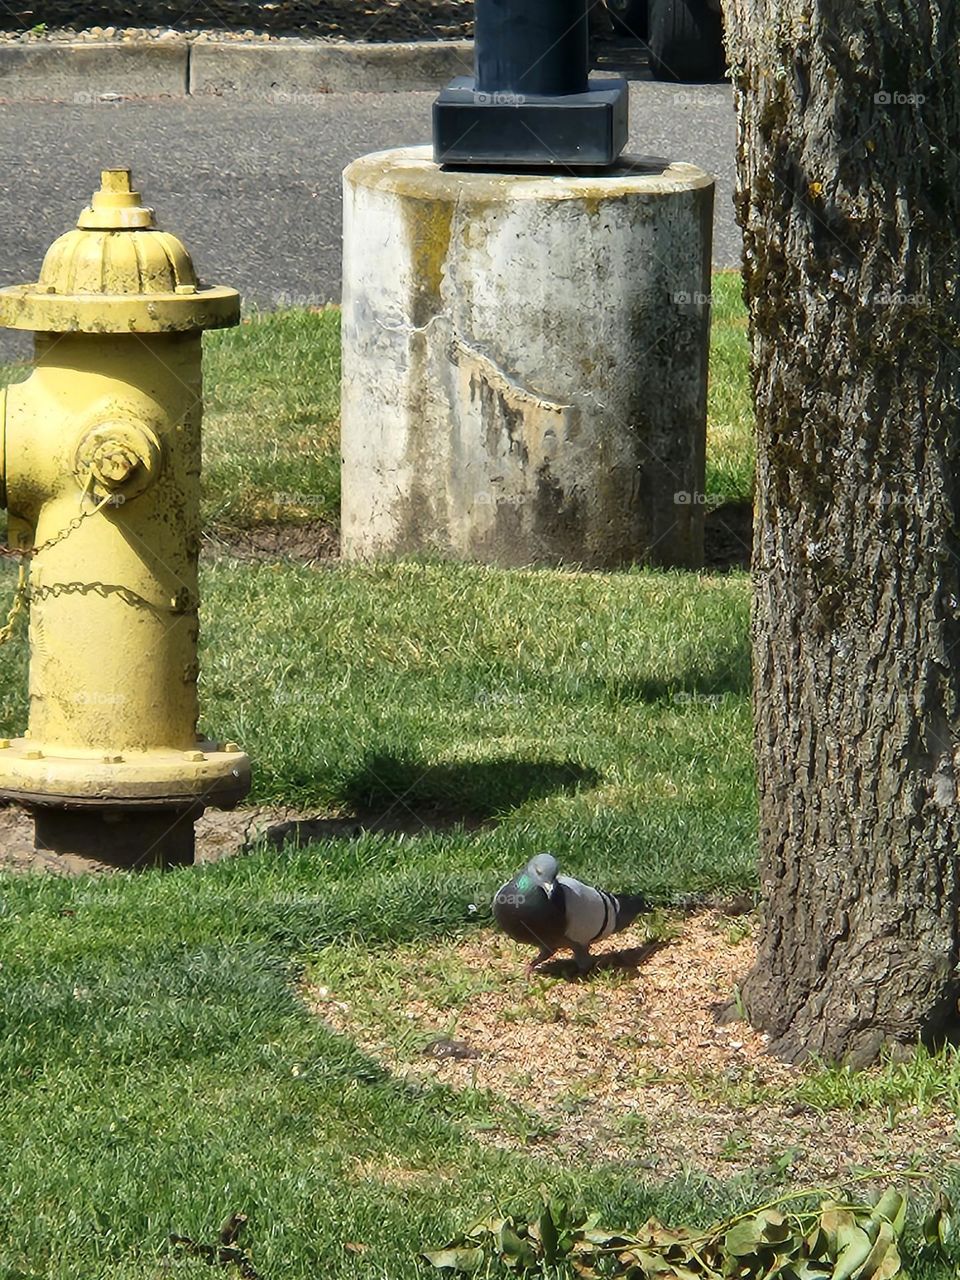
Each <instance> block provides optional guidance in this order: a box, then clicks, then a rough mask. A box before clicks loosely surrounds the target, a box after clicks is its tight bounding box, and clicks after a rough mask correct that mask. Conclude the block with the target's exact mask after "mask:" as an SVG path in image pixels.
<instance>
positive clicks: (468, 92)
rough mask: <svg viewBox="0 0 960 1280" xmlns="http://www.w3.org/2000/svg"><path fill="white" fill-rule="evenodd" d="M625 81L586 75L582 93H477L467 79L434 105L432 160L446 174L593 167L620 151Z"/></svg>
mask: <svg viewBox="0 0 960 1280" xmlns="http://www.w3.org/2000/svg"><path fill="white" fill-rule="evenodd" d="M628 103H629V90H628V88H627V82H626V80H621V79H619V78H614V77H610V76H595V77H591V79H590V82H589V89H588V91H587V92H586V93H570V94H563V95H560V96H557V97H549V98H547V97H524V96H523V95H522V94H512V93H483V92H479V91H478V90H477V89H476V86H475V81H474V79H473V77H472V76H460V77H458V78H457V79H456V80H454V81H452V82H451V83H450V84H449V85H448V86H447V87H446V89H444V90H443V92H442V93H441V94H440V96H439V98H437V100H436V102H435V103H434V104H433V158H434V160H435V161H436V162H437V164H443V165H448V166H450V167H451V168H455V169H456V168H461V167H463V168H472V167H474V166H484V167H498V168H501V167H502V168H512V167H514V166H516V167H527V166H529V167H531V168H537V169H550V168H555V167H562V168H591V169H592V168H597V167H604V166H607V165H612V164H614V163H615V162H616V160H617V157H618V156H619V155H620V153H621V151H622V150H623V148H624V147H625V146H626V145H627V126H628V120H627V110H628Z"/></svg>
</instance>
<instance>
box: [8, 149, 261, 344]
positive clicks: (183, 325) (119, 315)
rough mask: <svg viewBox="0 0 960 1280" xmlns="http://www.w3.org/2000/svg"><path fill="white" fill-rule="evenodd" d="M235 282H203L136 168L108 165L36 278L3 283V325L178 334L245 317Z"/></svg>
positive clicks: (48, 330)
mask: <svg viewBox="0 0 960 1280" xmlns="http://www.w3.org/2000/svg"><path fill="white" fill-rule="evenodd" d="M239 320H240V295H239V294H238V293H237V292H236V290H235V289H222V288H220V289H201V288H200V285H199V283H198V281H197V273H196V271H195V269H194V266H193V261H192V259H191V257H190V254H189V253H188V252H187V250H186V248H185V247H184V245H183V244H182V242H181V241H180V240H178V239H177V237H176V236H174V235H171V234H170V233H169V232H167V231H160V230H159V229H158V228H157V226H156V222H155V220H154V215H153V210H152V209H149V208H147V207H146V206H145V205H144V204H143V203H142V202H141V198H140V193H139V192H138V191H135V190H134V187H133V181H132V176H131V173H130V170H129V169H105V170H104V171H103V173H102V174H101V185H100V189H99V190H98V191H96V192H95V193H94V196H93V199H92V200H91V202H90V204H89V205H88V206H87V208H85V209H84V210H83V212H82V213H81V214H80V217H79V220H78V222H77V227H76V228H75V229H74V230H73V231H68V232H66V234H65V235H62V236H60V238H59V239H58V240H55V241H54V243H53V244H52V245H51V246H50V248H49V249H48V250H47V254H46V257H45V258H44V260H43V266H42V268H41V270H40V278H39V280H38V281H37V283H36V284H26V285H15V286H12V287H10V288H7V289H0V326H3V327H6V328H10V329H32V330H34V331H36V332H41V333H178V332H185V331H190V330H196V329H217V328H225V327H227V326H229V325H235V324H238V323H239Z"/></svg>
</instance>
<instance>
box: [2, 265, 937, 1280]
mask: <svg viewBox="0 0 960 1280" xmlns="http://www.w3.org/2000/svg"><path fill="white" fill-rule="evenodd" d="M738 288H739V282H738V280H737V279H736V277H734V276H723V277H720V278H719V279H718V281H717V283H716V292H715V315H716V327H715V332H714V358H715V378H714V385H713V390H712V393H711V410H710V413H711V426H710V461H709V477H710V478H709V481H708V490H709V492H710V493H711V494H712V495H713V496H714V497H715V498H716V499H717V500H729V499H734V498H744V497H748V496H749V493H750V484H751V474H752V456H751V453H750V446H749V425H750V415H749V405H748V392H747V382H746V367H745V359H746V357H745V337H744V326H743V317H742V309H741V308H740V305H739V302H738V300H737V299H738ZM336 351H337V313H336V312H335V311H332V310H330V311H324V312H320V313H294V314H289V315H278V316H271V317H262V318H258V319H255V320H253V321H251V322H250V323H248V324H245V325H244V326H243V327H242V328H241V329H240V330H238V331H235V332H232V333H225V334H220V335H214V336H213V337H212V338H211V340H210V342H209V355H210V360H209V364H208V367H207V374H206V384H207V388H208V405H209V412H208V418H207V440H206V445H207V472H206V481H205V484H206V487H205V499H204V501H205V512H206V518H207V521H208V525H210V526H211V527H213V526H219V527H222V528H231V527H232V528H246V527H250V526H251V525H254V524H257V523H260V522H263V521H281V522H290V521H297V520H299V521H314V520H326V521H332V520H333V519H335V512H336V502H337V458H336V412H337V404H336V399H337V397H336V372H337V360H336ZM290 495H293V498H291V496H290ZM3 584H4V586H5V587H6V588H8V589H9V588H10V587H11V586H12V580H11V579H10V576H9V573H8V572H6V573H5V576H4V577H3ZM202 586H203V601H204V604H203V632H202V635H203V654H202V672H203V675H202V704H203V714H204V721H205V723H206V724H208V725H209V726H210V727H211V728H215V729H216V730H217V731H218V732H219V733H221V734H224V735H227V736H229V737H232V738H236V739H238V740H240V741H242V742H243V743H244V744H245V746H247V747H248V749H249V750H250V751H251V754H252V755H253V757H254V760H255V766H256V792H255V795H254V797H253V799H254V800H256V801H258V802H261V803H272V802H283V803H290V804H296V805H300V806H303V807H304V808H307V809H312V810H313V811H315V812H316V813H318V814H320V813H323V814H328V815H338V814H356V815H359V816H360V817H361V818H364V817H371V816H377V815H383V814H391V815H395V816H396V818H397V824H396V825H397V830H396V831H386V832H381V833H372V832H370V831H366V832H363V833H361V834H360V835H359V836H358V837H357V838H354V839H327V840H321V841H317V842H315V843H313V844H311V845H309V846H308V847H305V848H302V849H296V848H291V847H288V848H286V849H283V850H281V851H277V850H275V849H265V848H264V849H260V850H258V851H255V852H253V853H250V854H248V855H244V856H241V857H237V858H234V859H230V860H225V861H223V862H220V863H216V864H213V865H209V866H205V867H202V868H196V869H190V870H182V871H177V872H171V873H168V874H160V873H154V872H148V873H145V874H141V875H138V876H129V877H124V876H116V877H107V878H100V879H97V878H93V877H87V878H83V879H79V880H72V881H71V880H65V879H56V878H52V877H49V876H43V875H29V876H24V875H13V874H4V875H0V1280H27V1278H29V1280H40V1278H41V1277H42V1278H43V1280H95V1278H102V1280H134V1277H136V1280H143V1277H154V1276H157V1277H159V1276H161V1275H163V1276H167V1275H169V1276H172V1277H174V1278H178V1277H183V1280H189V1278H190V1277H208V1276H210V1275H211V1269H210V1266H209V1265H208V1264H207V1263H206V1262H204V1261H202V1260H200V1259H190V1258H183V1257H180V1256H179V1255H178V1254H176V1252H175V1251H174V1252H173V1253H171V1249H170V1246H169V1245H168V1237H169V1235H170V1233H176V1234H181V1235H184V1236H189V1237H191V1238H192V1239H194V1240H196V1241H198V1242H201V1243H211V1242H213V1240H214V1239H215V1237H216V1233H217V1229H218V1226H219V1224H220V1223H221V1221H223V1220H224V1219H225V1218H226V1217H227V1216H228V1215H229V1214H230V1213H232V1212H235V1211H242V1212H244V1213H246V1214H248V1215H249V1226H248V1230H247V1234H246V1236H245V1237H244V1239H245V1241H246V1242H248V1243H249V1246H250V1249H251V1254H252V1257H253V1260H254V1263H255V1265H256V1267H257V1270H258V1272H259V1273H260V1274H261V1276H262V1277H263V1278H264V1280H279V1278H280V1277H284V1280H315V1278H316V1277H318V1276H321V1275H322V1276H324V1277H325V1278H327V1280H337V1278H338V1277H344V1278H346V1277H362V1278H368V1277H369V1278H370V1280H373V1278H381V1277H383V1278H385V1280H386V1278H389V1280H404V1278H406V1277H413V1276H417V1275H421V1274H423V1265H422V1263H420V1262H418V1261H417V1258H416V1254H417V1251H418V1250H419V1249H420V1248H422V1247H425V1246H430V1245H437V1244H441V1243H442V1242H443V1241H444V1240H446V1239H447V1238H449V1237H451V1236H453V1235H455V1234H457V1233H458V1232H460V1231H461V1230H462V1229H464V1228H465V1227H466V1226H468V1225H469V1224H470V1223H471V1222H472V1221H474V1220H475V1219H476V1218H477V1217H479V1216H481V1215H482V1214H483V1213H486V1212H492V1211H494V1210H495V1209H498V1208H499V1209H503V1210H507V1209H515V1210H517V1211H518V1212H521V1213H525V1212H533V1211H535V1209H536V1205H537V1200H538V1191H537V1188H538V1187H539V1186H540V1185H541V1184H544V1185H547V1186H548V1187H549V1188H550V1189H551V1190H552V1191H553V1192H555V1193H557V1194H563V1195H567V1196H569V1197H571V1198H573V1199H575V1200H578V1201H580V1202H582V1203H584V1204H587V1205H589V1206H590V1207H591V1208H594V1209H596V1210H597V1211H598V1212H599V1213H600V1214H601V1215H602V1216H603V1218H604V1220H605V1221H607V1222H608V1223H611V1224H613V1225H628V1224H632V1225H639V1224H640V1223H641V1222H642V1221H643V1220H644V1219H645V1218H646V1217H647V1216H648V1215H649V1214H656V1215H657V1216H659V1217H661V1218H663V1219H666V1220H668V1221H674V1222H675V1221H677V1220H680V1219H691V1220H694V1221H696V1222H699V1223H707V1222H709V1221H711V1220H712V1219H714V1218H715V1217H717V1216H720V1215H725V1214H727V1213H730V1212H732V1211H735V1210H737V1209H738V1208H740V1207H742V1206H744V1205H746V1204H748V1203H750V1202H752V1201H754V1200H755V1199H756V1198H757V1197H758V1196H760V1195H761V1194H766V1193H769V1192H770V1191H771V1189H772V1190H773V1192H774V1194H775V1193H776V1189H777V1188H778V1187H782V1186H783V1185H784V1184H785V1182H786V1181H787V1180H788V1171H787V1169H786V1165H780V1166H778V1167H774V1168H764V1169H758V1170H756V1171H755V1172H754V1173H745V1172H741V1173H739V1174H738V1175H737V1176H736V1177H733V1178H729V1177H727V1178H722V1177H716V1176H706V1175H705V1174H703V1173H702V1172H701V1171H699V1170H698V1166H697V1158H696V1151H695V1150H691V1152H690V1160H689V1164H688V1166H687V1167H686V1168H685V1169H684V1170H683V1171H682V1172H679V1173H675V1174H672V1175H671V1176H670V1177H669V1178H666V1179H664V1178H657V1177H655V1176H651V1173H650V1170H649V1166H648V1164H647V1163H646V1162H645V1159H644V1146H645V1142H644V1134H643V1132H642V1130H641V1129H638V1130H637V1131H636V1134H635V1137H636V1142H635V1147H634V1151H633V1154H632V1156H631V1157H630V1158H627V1159H618V1160H608V1159H604V1158H594V1157H593V1156H591V1154H590V1152H589V1150H588V1151H586V1152H582V1153H581V1154H580V1156H579V1157H578V1158H575V1159H574V1158H560V1157H559V1156H558V1154H557V1150H556V1149H555V1147H554V1146H552V1145H551V1140H550V1135H549V1134H546V1135H545V1134H544V1132H543V1124H542V1120H541V1119H539V1118H538V1114H537V1110H536V1106H535V1102H536V1097H535V1093H536V1081H535V1071H534V1076H533V1080H532V1083H531V1097H530V1100H529V1105H528V1104H527V1102H526V1100H524V1099H521V1100H520V1101H519V1102H514V1103H512V1104H511V1106H510V1108H508V1109H505V1108H504V1107H503V1105H501V1103H500V1102H499V1101H498V1100H497V1099H496V1098H495V1097H493V1096H492V1095H490V1094H489V1093H488V1092H486V1091H485V1090H483V1089H480V1088H475V1089H457V1088H453V1087H451V1086H450V1085H448V1084H444V1083H438V1082H430V1081H419V1082H417V1081H412V1080H411V1079H408V1078H405V1077H404V1076H402V1075H401V1074H398V1073H396V1072H394V1071H392V1070H390V1069H389V1068H388V1067H387V1066H385V1065H384V1063H383V1062H382V1061H380V1060H379V1059H378V1058H377V1057H376V1056H375V1055H373V1054H371V1053H370V1052H369V1051H367V1050H366V1049H365V1048H363V1047H362V1045H361V1043H360V1041H359V1040H358V1038H356V1037H354V1036H353V1035H351V1034H350V1033H349V1032H345V1031H344V1030H342V1029H341V1030H336V1029H334V1028H333V1026H332V1025H329V1024H328V1023H327V1022H326V1021H325V1020H324V1019H322V1018H320V1017H318V1016H317V1015H316V1014H315V1012H313V1011H312V1010H311V1008H310V1006H309V1002H308V1001H307V1000H305V999H304V985H303V984H304V983H305V982H314V983H316V982H318V981H331V982H335V983H336V984H337V986H338V988H342V989H343V990H344V991H347V992H349V994H350V999H351V1000H353V1001H354V1002H356V1004H357V1005H358V1007H359V1006H361V1005H362V1011H363V1014H364V1017H365V1018H366V1019H367V1020H368V1021H371V1020H372V1022H373V1023H374V1024H376V1022H377V1021H378V1019H377V1008H378V1002H379V1003H380V1006H381V1007H382V1010H383V1017H382V1022H383V1026H384V1028H385V1031H386V1033H387V1034H389V1035H390V1036H391V1037H393V1039H394V1040H397V1041H399V1040H400V1039H402V1034H403V1028H402V1025H401V1023H400V1020H399V1014H398V1009H399V1004H398V1001H399V999H400V995H399V993H400V991H401V989H402V988H403V986H404V984H407V985H410V984H411V983H412V984H413V985H414V986H416V985H418V983H419V984H420V985H421V986H422V987H423V989H424V991H426V992H430V993H432V998H434V999H441V998H443V999H445V1000H446V1001H447V1002H448V1003H449V1005H450V1007H451V1008H454V1007H455V1006H456V1003H457V1000H458V999H459V998H460V997H461V996H465V995H468V994H469V993H470V991H471V990H472V989H473V986H475V985H476V978H475V975H474V976H471V973H470V972H468V971H467V970H465V969H464V968H463V967H462V966H461V964H460V961H459V960H457V959H456V957H455V956H454V955H453V951H452V949H455V948H457V947H459V946H460V945H461V944H469V943H470V941H471V939H475V938H477V937H484V936H485V935H484V934H483V933H482V932H480V931H482V930H485V929H487V928H488V926H489V923H490V916H489V908H488V903H489V899H490V896H491V894H492V891H493V889H495V888H496V886H497V884H498V883H499V882H500V881H501V880H502V879H505V878H506V875H507V874H508V873H509V872H511V871H512V870H514V869H515V868H516V866H517V865H518V864H519V863H520V862H522V861H523V860H525V859H526V857H527V856H529V854H530V853H531V852H532V851H534V850H536V849H539V848H544V847H549V848H552V849H553V850H555V851H556V852H557V854H558V857H559V858H560V859H561V862H562V863H563V864H564V865H565V867H566V869H568V870H570V871H572V872H574V873H576V872H583V873H585V874H587V875H589V876H591V877H593V876H595V877H597V878H598V879H602V880H603V881H605V882H606V883H607V884H608V885H609V887H611V888H614V889H616V888H630V889H634V890H641V891H644V892H646V893H647V894H648V895H650V897H651V899H652V900H653V901H654V902H656V903H658V904H660V906H661V908H662V913H661V915H662V921H661V923H662V926H663V929H664V930H665V932H666V933H667V934H669V931H670V928H671V923H670V922H671V920H672V918H673V917H671V916H670V914H669V908H670V907H671V906H672V905H676V903H677V902H678V901H679V900H680V899H681V898H684V897H686V896H688V895H705V894H719V895H721V896H729V895H734V894H740V895H742V894H747V895H750V894H751V893H752V892H753V891H754V889H755V887H756V869H755V840H756V834H755V794H754V780H753V765H752V759H751V747H750V732H751V731H750V712H749V706H748V680H749V651H748V646H747V614H748V598H747V587H748V584H747V578H746V575H744V574H737V573H733V574H727V575H720V576H712V577H711V576H708V575H694V574H686V575H684V574H671V573H663V572H652V571H641V570H635V571H631V572H624V573H618V574H583V575H581V574H575V573H569V572H552V571H522V570H512V571H497V570H493V569H487V568H479V567H475V566H464V565H449V564H440V563H433V562H422V563H419V562H418V563H403V564H391V565H381V566H373V567H345V566H339V565H335V564H331V565H328V566H324V567H321V568H306V567H302V566H298V565H296V564H291V563H283V562H276V563H269V562H268V563H259V564H242V563H238V562H236V561H234V560H231V559H230V558H228V557H221V558H216V559H210V560H208V561H207V563H206V565H205V568H204V572H203V584H202ZM24 717H25V646H24V638H23V635H22V632H21V634H20V635H19V636H18V638H17V639H16V641H15V642H14V643H13V644H12V645H11V646H9V647H8V648H7V649H5V650H4V664H3V667H2V668H0V732H3V733H13V732H15V731H17V730H19V729H21V728H22V726H23V723H24ZM445 957H449V962H448V961H447V959H445ZM447 979H449V986H447V985H445V983H446V980H447ZM488 980H489V981H493V980H492V979H490V978H489V976H488ZM540 981H541V982H542V983H543V984H544V985H543V990H544V991H545V992H547V994H549V992H551V991H554V992H555V991H557V990H559V991H560V992H561V994H562V992H563V989H564V987H563V984H562V983H561V982H558V981H557V980H554V979H541V980H540ZM471 984H473V986H472V985H471ZM494 985H495V984H494ZM622 986H623V981H622V979H619V980H618V979H617V978H615V977H613V976H611V975H609V974H605V975H603V976H602V977H601V978H600V979H599V981H598V986H597V989H596V991H597V993H598V994H597V995H596V997H595V999H596V1001H598V1002H599V1004H598V1009H599V1014H598V1016H600V1017H602V1011H603V995H604V992H608V991H609V992H611V993H612V992H614V990H615V989H619V987H622ZM611 998H612V995H611ZM594 1012H595V1013H596V1012H597V1010H595V1011H594ZM511 1016H512V1015H511ZM584 1034H585V1035H589V1034H590V1030H589V1028H588V1027H587V1026H586V1025H585V1027H584ZM407 1038H408V1039H411V1037H410V1036H408V1037H407ZM414 1040H415V1037H413V1038H412V1039H411V1045H412V1047H410V1052H411V1053H413V1052H415V1050H416V1045H415V1044H414V1043H413V1041H414ZM692 1065H693V1067H695V1066H696V1064H695V1063H694V1064H692ZM532 1066H533V1067H534V1068H535V1066H536V1064H535V1063H534V1064H532ZM704 1087H705V1088H707V1090H708V1092H709V1091H710V1090H712V1093H711V1097H717V1096H720V1095H721V1094H724V1096H727V1097H728V1098H730V1097H732V1098H733V1101H734V1102H735V1103H737V1104H738V1105H740V1104H742V1105H743V1106H745V1107H746V1106H750V1105H755V1104H757V1103H758V1102H759V1103H760V1104H762V1105H768V1104H772V1102H774V1101H776V1099H774V1098H773V1097H772V1096H771V1095H769V1094H759V1095H756V1096H753V1095H751V1094H750V1088H751V1086H750V1083H749V1081H746V1082H739V1083H738V1082H736V1081H730V1080H724V1079H714V1080H711V1081H707V1082H706V1084H705V1086H704ZM802 1089H803V1091H804V1092H803V1093H802V1095H801V1093H800V1092H798V1094H797V1097H798V1099H799V1101H800V1102H802V1104H803V1105H805V1106H808V1107H813V1108H815V1109H817V1110H819V1111H822V1112H823V1116H824V1119H823V1123H824V1124H825V1125H827V1126H831V1125H833V1124H835V1123H841V1122H840V1121H838V1120H836V1119H835V1117H837V1116H841V1115H846V1114H847V1113H848V1112H851V1111H853V1110H855V1111H857V1112H858V1113H860V1112H866V1113H868V1114H869V1115H872V1114H874V1111H877V1109H878V1108H879V1109H881V1111H882V1109H883V1108H887V1109H888V1110H889V1109H890V1108H893V1109H894V1111H895V1110H896V1108H897V1107H898V1106H901V1105H909V1106H915V1107H917V1108H918V1109H919V1110H920V1111H923V1110H924V1109H925V1108H928V1107H944V1106H947V1107H949V1108H950V1109H951V1110H952V1109H954V1108H956V1107H957V1106H958V1105H960V1103H958V1096H960V1067H958V1065H957V1060H956V1058H955V1057H954V1056H952V1055H950V1054H944V1055H941V1056H940V1057H938V1058H935V1059H930V1058H927V1057H926V1056H924V1055H918V1057H917V1059H916V1061H915V1062H913V1063H909V1064H906V1066H904V1067H893V1066H891V1067H888V1068H885V1069H882V1070H880V1071H878V1072H875V1073H873V1074H871V1075H869V1076H865V1077H860V1078H856V1079H854V1078H851V1077H850V1076H849V1074H847V1073H844V1072H842V1071H826V1070H824V1071H821V1072H819V1073H815V1074H814V1075H812V1076H811V1077H809V1078H808V1079H807V1081H806V1082H805V1083H804V1084H803V1086H802ZM738 1091H739V1095H738ZM871 1108H872V1109H873V1110H870V1109H871ZM831 1109H833V1110H831ZM881 1111H877V1114H880V1113H881ZM882 1114H887V1112H886V1111H883V1112H882ZM878 1123H881V1122H880V1121H878ZM500 1130H502V1131H503V1134H504V1136H505V1137H509V1139H510V1141H509V1142H508V1143H507V1144H506V1145H504V1146H499V1145H497V1143H496V1141H492V1140H491V1136H492V1135H493V1136H494V1137H495V1136H496V1134H497V1133H498V1132H499V1131H500ZM950 1270H951V1272H952V1268H951V1269H950ZM946 1273H947V1272H946V1271H944V1272H943V1274H946Z"/></svg>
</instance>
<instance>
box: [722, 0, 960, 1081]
mask: <svg viewBox="0 0 960 1280" xmlns="http://www.w3.org/2000/svg"><path fill="white" fill-rule="evenodd" d="M958 3H960V0H940V2H939V3H938V2H937V0H899V2H898V0H875V2H874V3H870V4H865V3H863V2H862V0H728V10H727V35H728V41H729V45H730V55H731V64H732V75H733V79H734V85H735V91H736V103H737V116H738V125H739V151H738V169H739V190H738V194H737V210H738V217H739V219H740V223H741V226H742V228H743V231H744V237H745V249H744V259H745V290H746V296H747V300H748V303H749V308H750V326H751V339H752V352H753V378H754V389H755V396H756V405H757V418H758V455H759V456H758V474H757V500H756V520H757V529H756V535H755V541H754V580H755V596H754V607H753V639H754V708H755V728H756V740H757V751H758V769H759V785H760V797H761V800H760V806H761V813H760V854H761V880H762V888H763V894H764V899H765V909H764V922H763V932H762V938H761V944H760V950H759V955H758V959H757V963H756V966H755V968H754V969H753V970H752V971H751V973H750V974H749V975H748V977H747V979H746V981H745V983H744V987H743V991H742V995H743V1001H744V1004H745V1007H746V1009H747V1013H748V1015H749V1017H750V1019H751V1021H752V1022H754V1024H755V1025H757V1026H759V1027H761V1028H763V1029H765V1030H767V1031H768V1032H769V1033H770V1036H771V1044H772V1048H773V1050H774V1051H775V1052H777V1053H779V1054H780V1055H781V1056H783V1057H786V1058H788V1059H791V1060H799V1059H802V1058H804V1057H806V1056H808V1055H810V1054H817V1055H822V1056H824V1057H826V1058H829V1059H835V1060H845V1061H847V1062H849V1063H851V1064H853V1065H863V1064H866V1063H868V1062H871V1061H873V1060H874V1059H875V1058H876V1057H877V1056H878V1054H879V1053H880V1052H881V1051H882V1050H883V1049H884V1048H892V1049H894V1050H896V1049H897V1048H899V1047H902V1046H909V1045H911V1044H915V1043H916V1042H917V1041H918V1040H922V1041H924V1042H928V1043H929V1042H932V1041H935V1040H936V1039H938V1038H939V1037H940V1036H942V1035H943V1034H944V1033H945V1032H947V1031H948V1030H949V1029H950V1028H951V1027H952V1026H953V1025H955V1024H956V1022H957V1019H958V996H960V981H958V976H957V963H958V960H960V923H958V911H960V876H958V868H957V849H958V835H960V810H958V780H957V773H958V764H960V756H958V729H960V701H958V694H960V678H958V663H960V648H958V641H960V580H958V551H960V483H958V465H960V464H958V451H960V408H958V406H960V345H958V335H960V326H958V319H960V301H958V299H960V294H958V280H960V262H958V256H960V255H958V236H960V160H958V156H960V65H958V63H960V56H958V48H960V44H958V41H960V28H958V11H957V10H958Z"/></svg>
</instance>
